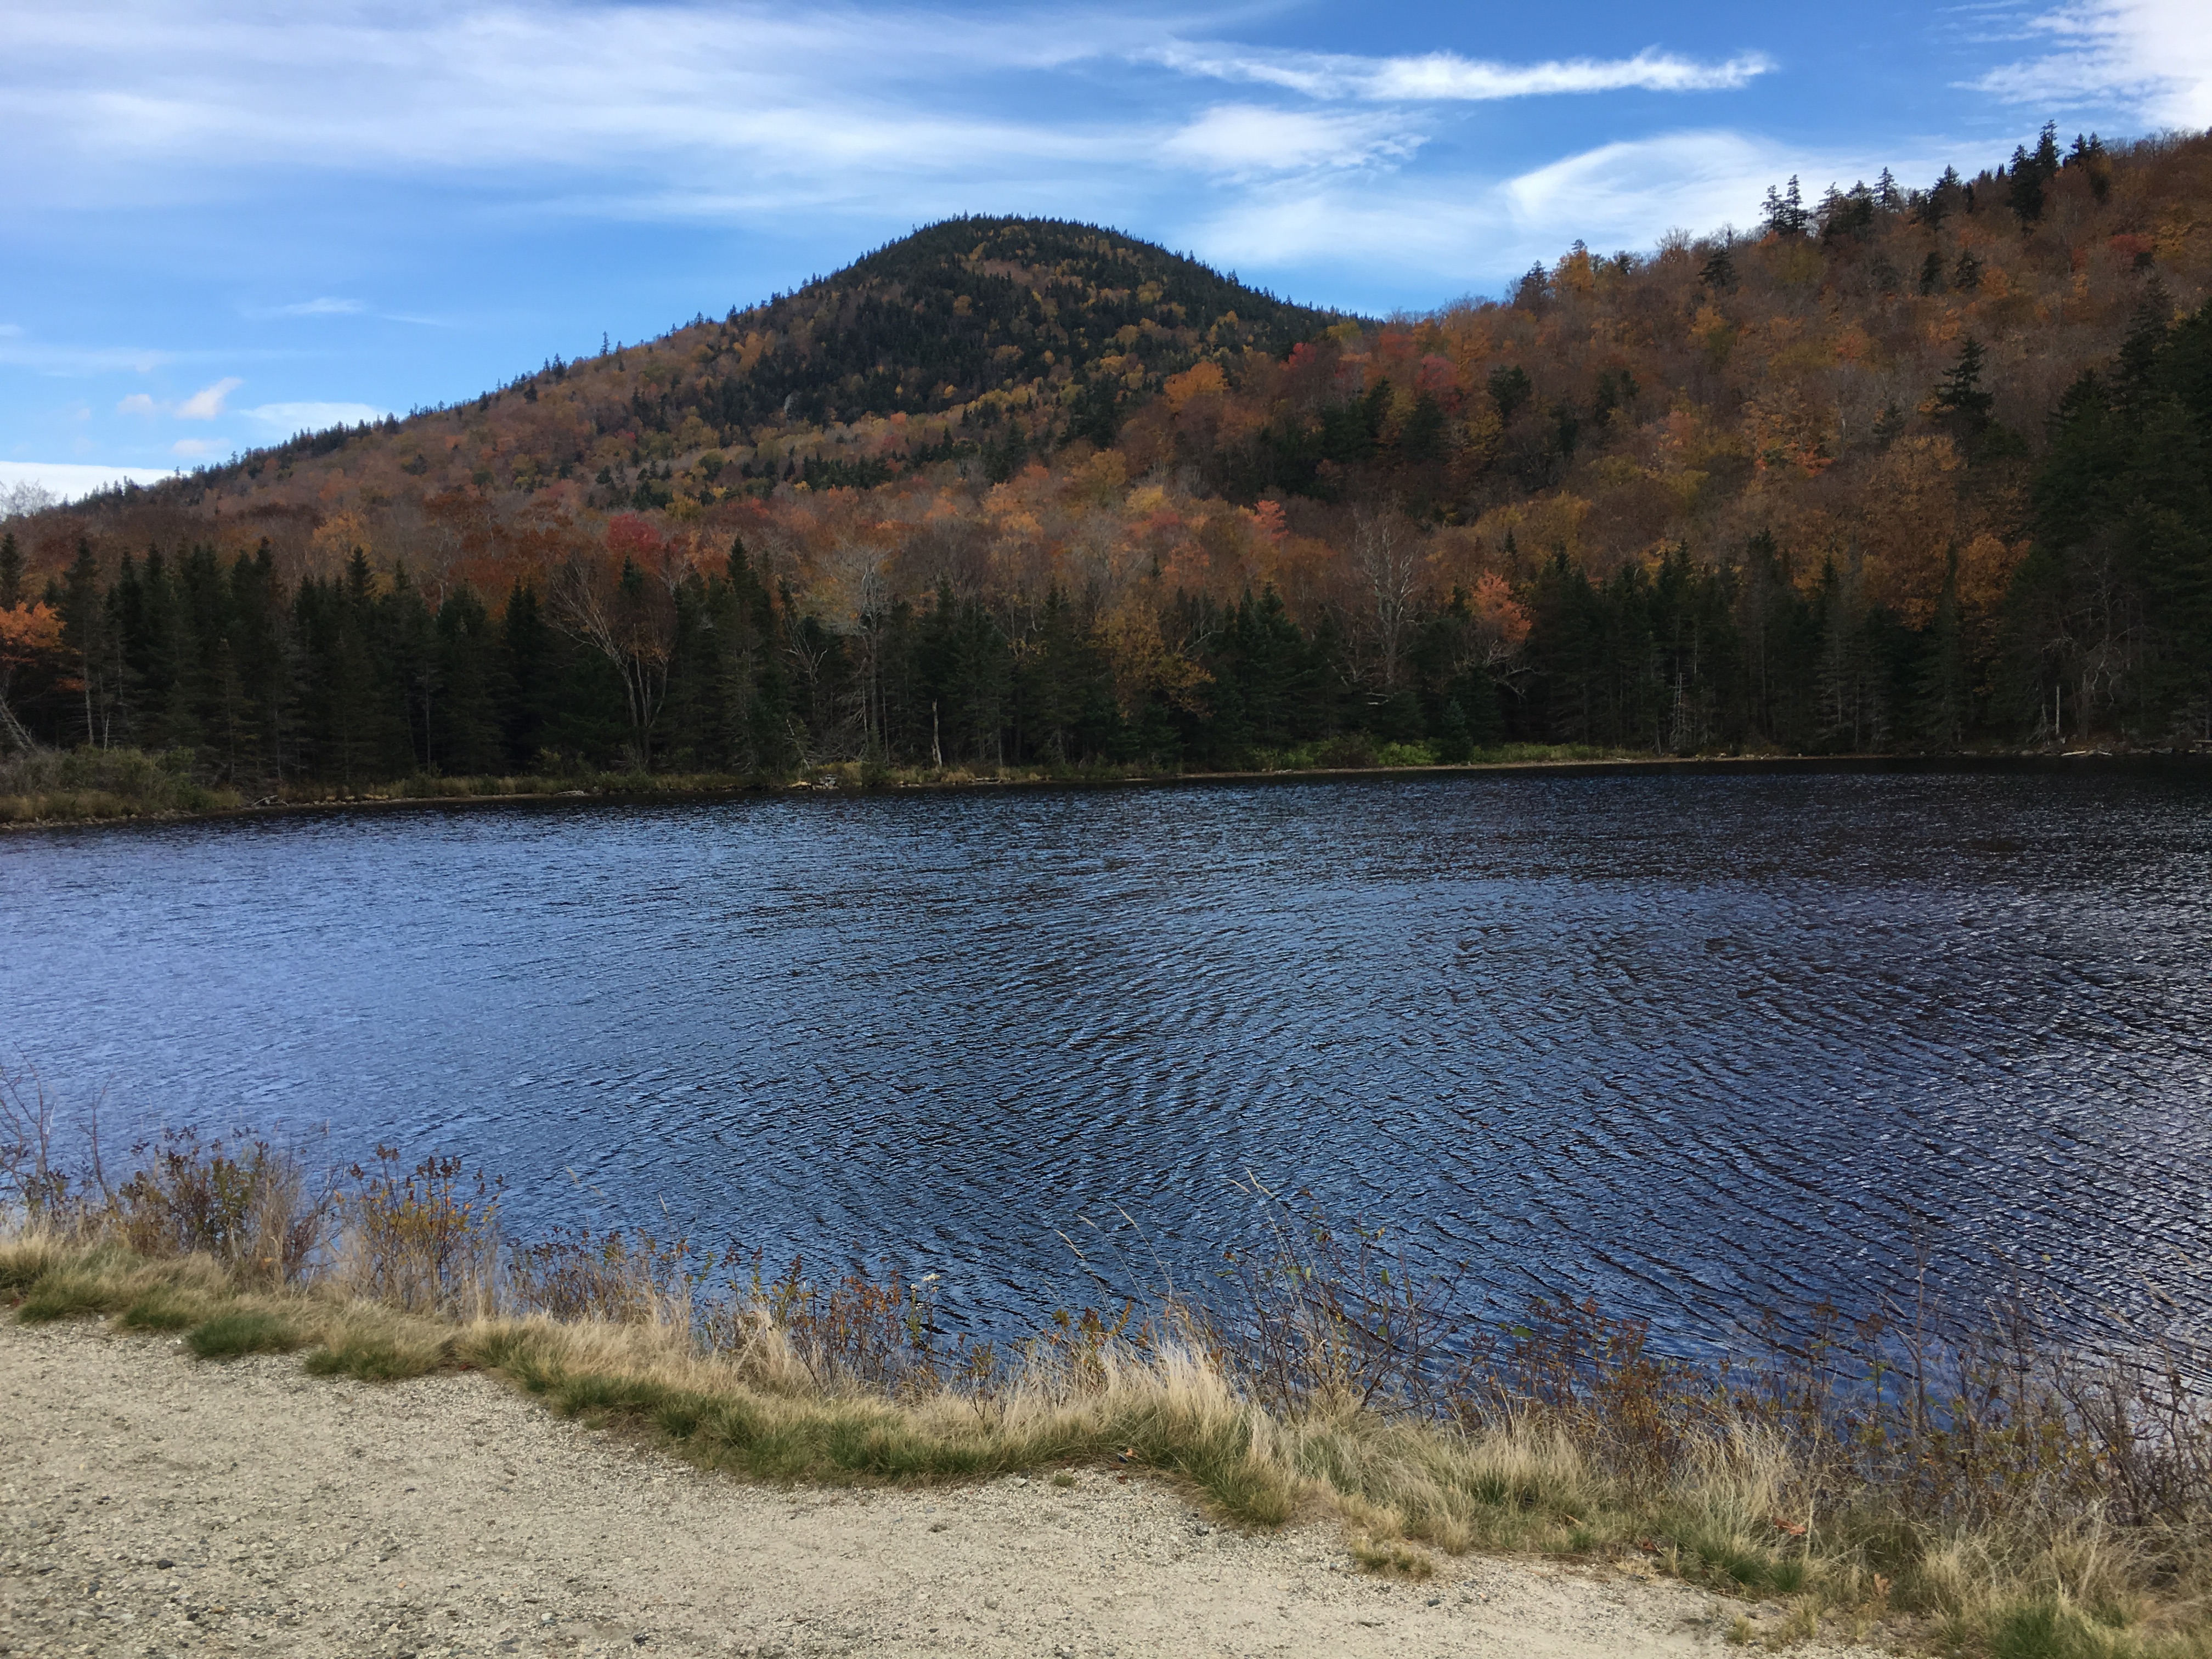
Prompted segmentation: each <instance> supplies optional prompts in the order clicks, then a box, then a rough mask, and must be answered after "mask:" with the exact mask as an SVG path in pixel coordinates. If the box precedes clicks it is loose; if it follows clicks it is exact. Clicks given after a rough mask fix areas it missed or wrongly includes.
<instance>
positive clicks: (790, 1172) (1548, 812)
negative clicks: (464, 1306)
mask: <svg viewBox="0 0 2212 1659" xmlns="http://www.w3.org/2000/svg"><path fill="white" fill-rule="evenodd" d="M0 927H4V934H5V941H6V942H5V945H4V951H0V1063H9V1064H12V1065H14V1066H17V1067H24V1066H29V1067H35V1068H36V1070H37V1072H38V1073H39V1075H40V1078H41V1079H43V1080H44V1082H45V1084H46V1087H47V1088H48V1090H49V1091H51V1092H52V1093H54V1094H55V1095H57V1096H58V1097H60V1098H61V1100H62V1101H63V1102H64V1104H65V1105H67V1106H69V1107H70V1108H72V1109H78V1110H82V1109H84V1108H85V1107H87V1106H88V1105H89V1104H91V1103H93V1102H94V1101H95V1100H96V1099H97V1100H99V1101H100V1102H101V1103H102V1104H101V1108H100V1109H101V1113H102V1117H103V1121H104V1122H105V1124H106V1132H107V1136H108V1139H109V1141H110V1143H111V1144H113V1143H114V1142H115V1141H117V1140H118V1139H123V1138H125V1134H126V1131H127V1129H137V1130H143V1128H144V1127H146V1126H148V1125H151V1124H155V1123H160V1122H165V1121H166V1122H169V1123H185V1122H189V1123H191V1124H193V1125H195V1126H197V1127H202V1128H207V1129H222V1128H224V1127H231V1126H235V1125H240V1124H246V1125H252V1126H257V1127H264V1128H265V1127H270V1126H276V1125H282V1126H284V1127H285V1128H286V1129H287V1130H288V1131H289V1132H291V1133H298V1132H301V1131H303V1130H305V1129H307V1127H310V1126H317V1125H324V1124H327V1125H328V1126H329V1141H328V1145H329V1146H330V1147H331V1149H332V1152H333V1153H334V1155H339V1156H351V1155H355V1154H357V1153H360V1152H363V1151H365V1150H366V1149H367V1148H368V1146H371V1145H373V1144H374V1142H376V1141H378V1140H386V1141H392V1142H396V1143H398V1144H399V1145H401V1146H405V1147H407V1148H409V1149H410V1150H429V1149H433V1148H435V1149H439V1150H443V1151H449V1152H458V1153H459V1154H461V1155H462V1156H464V1157H465V1158H467V1159H468V1160H469V1161H470V1162H471V1164H483V1166H484V1167H486V1168H487V1169H489V1170H495V1171H497V1172H500V1173H501V1174H502V1175H504V1176H505V1177H506V1178H507V1191H508V1214H509V1218H510V1225H511V1227H512V1229H513V1231H517V1232H520V1233H524V1234H527V1233H529V1232H531V1231H532V1230H534V1229H537V1228H541V1227H543V1226H544V1225H548V1224H550V1223H551V1222H554V1221H576V1220H589V1221H591V1222H592V1223H594V1224H599V1225H604V1224H607V1223H614V1222H621V1223H630V1224H637V1223H643V1224H647V1225H652V1226H653V1227H654V1228H655V1229H656V1230H659V1231H666V1230H668V1229H670V1228H676V1229H683V1230H689V1231H692V1232H694V1233H695V1234H697V1235H700V1236H711V1237H716V1238H721V1237H738V1238H740V1239H743V1240H745V1241H747V1242H749V1243H754V1244H757V1245H760V1246H762V1247H764V1248H765V1249H768V1250H769V1252H770V1253H771V1254H785V1253H788V1252H790V1251H793V1250H796V1249H804V1250H805V1251H806V1252H807V1253H808V1254H809V1255H812V1256H814V1257H816V1258H817V1259H823V1258H827V1259H832V1260H842V1259H846V1258H848V1257H851V1256H854V1255H866V1256H868V1257H870V1258H881V1257H886V1256H888V1257H893V1258H896V1259H897V1260H898V1261H901V1262H902V1263H903V1264H904V1265H905V1266H907V1267H908V1268H909V1269H910V1270H911V1271H914V1272H916V1273H922V1272H934V1273H938V1274H939V1275H940V1276H941V1277H940V1280H939V1285H940V1291H941V1293H942V1297H943V1300H944V1303H945V1309H946V1311H947V1313H948V1315H949V1316H951V1317H952V1318H954V1319H956V1320H961V1321H965V1322H970V1323H973V1324H977V1325H983V1326H987V1325H992V1324H994V1323H999V1322H1004V1321H1006V1320H1007V1319H1009V1318H1011V1317H1013V1316H1018V1315H1020V1314H1023V1313H1024V1312H1027V1311H1029V1310H1034V1309H1036V1307H1038V1306H1039V1305H1041V1304H1045V1305H1048V1304H1052V1303H1054V1302H1059V1301H1068V1300H1083V1299H1092V1300H1095V1299H1097V1297H1098V1296H1099V1295H1100V1294H1101V1291H1100V1290H1099V1288H1098V1287H1097V1285H1088V1284H1086V1282H1085V1274H1084V1271H1083V1270H1082V1269H1081V1268H1080V1267H1079V1265H1078V1264H1077V1262H1076V1261H1075V1259H1074V1257H1073V1255H1072V1254H1071V1252H1070V1249H1069V1248H1068V1246H1067V1244H1066V1243H1064V1242H1063V1240H1062V1238H1061V1237H1060V1235H1061V1234H1063V1233H1065V1234H1067V1235H1069V1236H1070V1237H1075V1238H1077V1239H1079V1240H1081V1241H1084V1242H1085V1249H1086V1251H1087V1252H1088V1254H1089V1255H1091V1258H1092V1261H1093V1262H1094V1265H1095V1267H1096V1270H1097V1272H1099V1273H1101V1274H1102V1275H1103V1277H1104V1278H1105V1279H1107V1280H1108V1281H1109V1285H1121V1283H1122V1282H1123V1280H1124V1278H1125V1276H1138V1277H1146V1278H1152V1279H1157V1278H1158V1276H1160V1275H1161V1274H1163V1273H1173V1274H1174V1275H1176V1278H1177V1279H1178V1280H1179V1281H1180V1282H1182V1283H1186V1284H1188V1283H1194V1282H1196V1283H1202V1282H1203V1281H1204V1279H1205V1278H1206V1274H1207V1273H1208V1272H1209V1271H1210V1270H1211V1267H1212V1264H1213V1263H1215V1262H1216V1261H1218V1256H1219V1253H1220V1250H1221V1248H1222V1246H1223V1245H1224V1244H1225V1243H1230V1242H1233V1241H1237V1240H1239V1239H1241V1238H1244V1237H1248V1236H1249V1232H1250V1230H1251V1229H1252V1227H1253V1226H1254V1225H1255V1211H1254V1207H1253V1205H1252V1203H1251V1201H1250V1200H1249V1198H1248V1197H1246V1195H1245V1194H1243V1193H1242V1192H1240V1191H1239V1190H1238V1188H1237V1184H1236V1183H1237V1182H1240V1181H1241V1180H1243V1179H1244V1178H1246V1177H1247V1176H1256V1177H1257V1178H1259V1179H1260V1180H1261V1181H1263V1182H1267V1183H1268V1184H1270V1185H1271V1186H1277V1187H1281V1188H1289V1189H1293V1190H1296V1189H1301V1188H1303V1189H1307V1190H1310V1192H1311V1193H1312V1194H1314V1197H1315V1201H1316V1202H1317V1203H1320V1204H1322V1205H1323V1206H1326V1207H1328V1208H1330V1209H1332V1210H1334V1212H1337V1213H1339V1214H1352V1213H1358V1214H1360V1215H1363V1216H1364V1217H1366V1218H1370V1219H1373V1220H1383V1221H1389V1222H1391V1223H1394V1224H1397V1225H1400V1226H1401V1227H1403V1228H1405V1229H1407V1230H1408V1231H1409V1232H1410V1233H1411V1234H1412V1235H1413V1237H1416V1238H1417V1239H1418V1240H1419V1241H1420V1243H1421V1246H1422V1248H1425V1249H1432V1250H1434V1251H1436V1252H1437V1253H1438V1255H1439V1259H1449V1260H1453V1261H1466V1262H1468V1263H1469V1264H1471V1268H1470V1271H1471V1274H1472V1277H1471V1279H1470V1281H1469V1282H1470V1287H1471V1293H1472V1294H1476V1295H1490V1296H1495V1297H1498V1298H1501V1299H1502V1300H1509V1301H1510V1300H1511V1299H1513V1298H1515V1297H1518V1296H1519V1295H1520V1294H1522V1293H1523V1292H1524V1291H1527V1290H1528V1289H1529V1288H1533V1287H1542V1288H1547V1289H1551V1290H1560V1289H1571V1290H1574V1291H1588V1292H1590V1293H1593V1294H1595V1295H1596V1296H1597V1297H1599V1298H1600V1300H1601V1301H1602V1302H1604V1303H1605V1304H1608V1305H1609V1306H1610V1307H1612V1308H1613V1309H1615V1310H1620V1311H1623V1312H1629V1313H1634V1314H1639V1315H1643V1316H1649V1317H1650V1319H1652V1320H1653V1321H1654V1322H1655V1324H1656V1326H1658V1327H1659V1328H1660V1329H1661V1331H1662V1334H1664V1335H1665V1336H1666V1337H1667V1339H1668V1340H1669V1342H1670V1343H1671V1344H1672V1345H1674V1346H1682V1347H1692V1346H1697V1345H1699V1344H1700V1343H1703V1342H1706V1341H1716V1340H1717V1341H1730V1340H1735V1337H1736V1336H1737V1335H1738V1334H1740V1333H1741V1323H1742V1322H1743V1320H1744V1319H1745V1318H1746V1317H1747V1316H1748V1315H1749V1314H1750V1313H1751V1312H1753V1310H1759V1309H1762V1308H1768V1307H1771V1308H1775V1309H1778V1310H1782V1311H1783V1313H1784V1316H1785V1317H1794V1316H1795V1315H1796V1312H1797V1311H1798V1310H1802V1309H1803V1308H1804V1307H1806V1306H1807V1305H1808V1304H1811V1303H1813V1302H1815V1301H1818V1300H1820V1299H1821V1298H1823V1297H1826V1298H1830V1299H1832V1300H1834V1301H1836V1302H1837V1303H1838V1304H1842V1305H1844V1306H1845V1307H1847V1308H1852V1309H1863V1308H1864V1307H1866V1306H1868V1305H1869V1304H1871V1303H1872V1302H1873V1300H1874V1299H1875V1298H1876V1297H1880V1296H1881V1295H1884V1294H1888V1295H1898V1294H1902V1293H1905V1290H1906V1287H1907V1286H1908V1285H1909V1284H1910V1283H1911V1279H1912V1278H1913V1275H1914V1273H1916V1271H1917V1267H1916V1263H1917V1262H1924V1263H1925V1265H1926V1267H1927V1268H1928V1269H1929V1271H1930V1272H1931V1273H1933V1274H1934V1275H1935V1277H1936V1279H1940V1280H1941V1281H1942V1282H1943V1283H1944V1284H1946V1285H1948V1291H1949V1294H1950V1295H1951V1296H1952V1297H1953V1298H1954V1300H1959V1299H1962V1298H1963V1299H1966V1300H1971V1299H1972V1297H1974V1296H1976V1295H1978V1294H1980V1293H1982V1292H1984V1291H1986V1290H1988V1289H1989V1288H1990V1287H1991V1286H1994V1285H1999V1284H2002V1283H2004V1282H2006V1281H2007V1280H2008V1279H2009V1278H2010V1277H2011V1276H2013V1275H2015V1274H2019V1275H2021V1276H2023V1277H2025V1278H2026V1279H2028V1280H2029V1281H2030V1282H2032V1283H2033V1284H2035V1285H2039V1286H2042V1287H2045V1288H2047V1289H2048V1290H2050V1291H2051V1292H2052V1293H2053V1294H2054V1295H2056V1296H2058V1297H2062V1298H2064V1299H2067V1300H2069V1301H2070V1302H2071V1303H2072V1304H2075V1305H2076V1306H2082V1305H2087V1304H2091V1303H2095V1302H2104V1303H2108V1304H2113V1305H2118V1306H2124V1307H2125V1306H2137V1305H2140V1304H2141V1303H2142V1299H2143V1298H2144V1297H2146V1296H2147V1295H2148V1291H2147V1290H2146V1288H2145V1278H2144V1276H2145V1275H2146V1274H2148V1275H2149V1276H2150V1278H2151V1279H2153V1280H2154V1282H2155V1283H2156V1284H2157V1285H2159V1286H2160V1289H2161V1290H2163V1291H2165V1292H2166V1293H2167V1294H2169V1295H2171V1296H2172V1297H2176V1298H2177V1299H2178V1300H2179V1302H2180V1303H2181V1304H2183V1305H2184V1306H2185V1307H2186V1308H2190V1309H2192V1310H2195V1309H2203V1308H2204V1307H2207V1306H2212V1281H2209V1280H2206V1279H2203V1277H2202V1275H2203V1273H2204V1272H2205V1271H2206V1269H2205V1268H2204V1267H2203V1266H2201V1265H2199V1264H2200V1263H2201V1262H2202V1261H2203V1259H2204V1257H2205V1255H2206V1252H2205V1248H2204V1247H2205V1245H2206V1243H2207V1241H2208V1235H2209V1234H2212V1159H2208V1153H2212V789H2208V787H2206V786H2205V784H2204V782H2203V781H2202V780H2201V779H2199V780H2197V781H2191V780H2189V779H2187V778H2179V777H2172V776H2165V777H2161V776H2156V775H2100V776H2097V777H2094V778H2086V777H2067V776H2051V775H2035V776H2023V775H1891V774H1874V775H1798V776H1773V775H1766V776H1742V775H1731V776H1619V775H1614V776H1582V777H1541V776H1520V777H1515V776H1488V777H1476V778H1463V779H1449V780H1444V779H1437V780H1423V781H1314V782H1304V783H1287V784H1271V785H1267V786H1263V787H1249V786H1231V785H1223V786H1219V787H1214V786H1205V787H1177V788H1165V789H1127V790H1099V791H1087V792H1070V793H982V792H977V793H964V794H944V795H927V796H922V795H893V796H878V797H851V798H836V799H830V798H823V797H811V798H805V799H781V798H777V799H749V800H735V801H731V802H728V803H720V804H687V805H613V804H608V805H598V804H563V805H553V806H545V807H530V808H513V809H498V810H482V809H480V810H474V811H393V812H381V813H374V814H362V815H358V816H344V815H337V814H333V815H331V816H328V817H287V818H282V819H257V820H238V821H229V822H218V823H199V824H180V825H172V826H139V827H124V828H118V829H99V830H72V831H62V832H39V833H32V834H17V835H14V836H8V837H6V838H5V839H0Z"/></svg>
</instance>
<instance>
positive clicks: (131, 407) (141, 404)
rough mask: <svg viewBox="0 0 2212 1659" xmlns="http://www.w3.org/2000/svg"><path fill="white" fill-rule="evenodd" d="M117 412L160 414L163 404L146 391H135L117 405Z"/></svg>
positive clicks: (122, 413)
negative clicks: (156, 401) (158, 402)
mask: <svg viewBox="0 0 2212 1659" xmlns="http://www.w3.org/2000/svg"><path fill="white" fill-rule="evenodd" d="M115 412H116V413H117V414H118V415H158V414H160V413H161V404H157V403H155V401H154V400H153V399H152V398H149V397H148V396H147V395H146V394H145V393H144V392H132V393H131V395H130V396H129V397H127V398H125V399H124V400H123V401H122V402H121V403H119V404H116V405H115Z"/></svg>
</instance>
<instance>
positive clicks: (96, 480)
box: [0, 461, 173, 501]
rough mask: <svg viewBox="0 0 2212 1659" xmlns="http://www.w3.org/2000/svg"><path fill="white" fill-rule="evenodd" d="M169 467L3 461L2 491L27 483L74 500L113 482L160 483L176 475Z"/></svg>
mask: <svg viewBox="0 0 2212 1659" xmlns="http://www.w3.org/2000/svg"><path fill="white" fill-rule="evenodd" d="M167 477H173V471H172V470H171V469H169V468H167V467H149V466H88V465H83V464H82V463H81V462H75V461H0V492H4V491H10V490H13V489H16V488H18V487H19V486H21V485H24V484H28V485H30V486H32V487H33V489H43V490H45V491H46V492H47V493H48V494H49V495H52V496H53V497H54V498H55V499H56V500H58V501H75V500H76V498H77V497H78V496H80V495H90V494H91V493H92V492H93V491H94V490H95V489H109V488H111V487H112V486H113V485H116V484H118V483H125V482H129V483H142V484H149V483H160V482H161V480H162V479H164V478H167Z"/></svg>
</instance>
